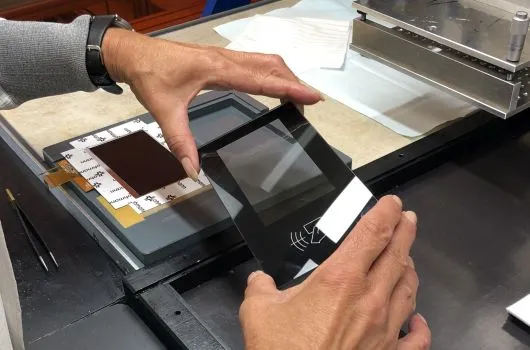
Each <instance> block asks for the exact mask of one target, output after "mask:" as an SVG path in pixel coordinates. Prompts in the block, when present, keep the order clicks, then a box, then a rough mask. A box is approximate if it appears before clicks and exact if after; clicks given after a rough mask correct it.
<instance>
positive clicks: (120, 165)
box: [90, 131, 188, 197]
mask: <svg viewBox="0 0 530 350" xmlns="http://www.w3.org/2000/svg"><path fill="white" fill-rule="evenodd" d="M90 151H91V152H92V154H93V155H94V156H95V157H96V158H98V160H99V161H100V162H101V163H102V165H104V166H105V167H106V168H107V170H108V171H109V173H110V174H111V175H112V176H113V177H115V179H116V180H118V182H120V184H121V185H122V186H124V187H125V188H126V189H127V190H128V191H129V193H131V194H132V195H133V196H134V197H139V196H143V195H145V194H147V193H150V192H152V191H155V190H157V189H159V188H162V187H164V186H167V185H170V184H172V183H175V182H177V181H179V180H182V179H184V178H186V177H188V176H187V175H186V172H185V171H184V168H183V167H182V165H181V164H180V162H179V161H178V160H177V158H175V156H173V154H172V153H171V152H169V151H168V150H167V149H166V148H164V146H162V145H161V144H159V143H158V142H157V141H156V140H155V139H153V138H152V137H151V136H149V134H147V133H146V132H145V131H138V132H135V133H132V134H129V135H127V136H124V137H121V138H119V139H115V140H112V141H110V142H107V143H104V144H101V145H98V146H95V147H93V148H91V149H90Z"/></svg>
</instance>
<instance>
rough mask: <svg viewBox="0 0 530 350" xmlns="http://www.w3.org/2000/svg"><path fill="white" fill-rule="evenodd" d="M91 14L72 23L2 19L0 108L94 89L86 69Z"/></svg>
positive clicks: (0, 21)
mask: <svg viewBox="0 0 530 350" xmlns="http://www.w3.org/2000/svg"><path fill="white" fill-rule="evenodd" d="M89 21H90V17H89V16H81V17H79V18H77V19H76V20H75V21H73V22H72V23H69V24H57V23H43V22H18V21H7V20H0V109H9V108H14V107H16V106H18V105H20V104H22V103H24V102H26V101H29V100H32V99H35V98H39V97H45V96H52V95H59V94H64V93H69V92H74V91H94V90H96V87H95V86H94V85H93V84H92V82H91V81H90V78H89V77H88V74H87V71H86V64H85V52H86V41H87V35H88V28H89Z"/></svg>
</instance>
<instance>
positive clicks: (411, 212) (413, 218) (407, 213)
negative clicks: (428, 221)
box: [405, 211, 418, 224]
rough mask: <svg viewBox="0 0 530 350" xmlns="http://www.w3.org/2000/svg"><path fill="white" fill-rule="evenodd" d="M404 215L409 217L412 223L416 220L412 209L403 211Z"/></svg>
mask: <svg viewBox="0 0 530 350" xmlns="http://www.w3.org/2000/svg"><path fill="white" fill-rule="evenodd" d="M405 217H406V218H407V219H409V221H410V222H412V223H413V224H415V223H416V222H418V217H417V216H416V213H415V212H413V211H406V212H405Z"/></svg>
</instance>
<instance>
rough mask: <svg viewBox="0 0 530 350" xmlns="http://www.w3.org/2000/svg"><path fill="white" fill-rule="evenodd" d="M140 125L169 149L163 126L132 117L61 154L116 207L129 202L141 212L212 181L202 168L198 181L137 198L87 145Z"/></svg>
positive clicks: (169, 186)
mask: <svg viewBox="0 0 530 350" xmlns="http://www.w3.org/2000/svg"><path fill="white" fill-rule="evenodd" d="M140 129H143V130H144V131H145V132H147V133H148V134H149V135H150V136H151V137H153V138H154V139H155V140H157V141H158V142H159V143H160V144H162V145H163V146H164V147H166V149H167V148H168V147H167V144H166V142H165V140H164V137H163V135H162V130H161V129H160V126H159V125H158V124H157V123H156V122H154V123H150V124H145V123H144V122H141V121H131V122H127V123H124V124H122V125H119V126H116V127H113V128H111V129H109V130H106V131H102V132H99V133H97V134H94V135H89V136H87V137H84V138H80V139H78V140H76V141H73V142H71V143H70V144H71V145H72V146H74V147H75V148H73V149H71V150H68V151H66V152H63V153H61V154H62V155H63V156H64V157H65V159H66V160H68V162H69V163H70V164H71V165H72V166H73V167H74V168H75V169H76V170H77V171H78V172H79V174H80V175H81V176H83V177H84V178H85V179H86V180H87V181H88V182H89V183H90V184H91V185H92V186H94V188H95V190H96V191H98V193H99V194H101V195H102V196H103V198H105V200H106V201H107V202H109V204H110V205H111V206H112V207H113V208H114V209H119V208H121V207H123V206H126V205H130V206H131V207H132V208H133V209H134V210H135V211H136V212H138V213H142V212H144V211H146V210H150V209H153V208H155V207H157V206H158V205H161V204H165V203H167V202H170V201H172V200H175V199H177V198H178V197H181V196H184V195H189V194H191V193H193V192H195V191H197V190H200V189H201V188H203V187H205V186H208V185H209V184H210V183H209V181H208V179H207V178H206V176H205V175H204V173H203V172H202V171H201V172H200V173H199V180H198V181H197V182H195V181H193V180H192V179H190V178H186V179H183V180H181V181H178V182H176V183H173V184H170V185H168V186H166V187H163V188H161V189H158V190H156V191H153V192H151V193H148V194H146V195H144V196H141V197H139V198H134V197H133V196H132V195H131V194H130V193H129V192H128V191H127V190H126V189H125V188H124V187H123V186H121V185H120V183H119V182H118V181H117V180H116V179H115V178H114V177H113V176H112V175H111V174H110V173H109V172H108V171H107V170H105V169H104V168H103V167H102V166H101V164H99V163H98V161H97V160H96V159H94V158H93V157H92V156H91V155H90V153H89V152H87V151H86V148H90V147H93V146H96V145H97V144H100V143H103V142H106V141H109V140H111V139H114V136H112V135H116V136H125V135H127V134H130V133H131V132H135V131H138V130H140ZM103 138H105V140H106V141H105V140H102V139H103ZM76 146H77V147H76ZM82 146H84V148H81V147H82ZM168 152H169V150H168Z"/></svg>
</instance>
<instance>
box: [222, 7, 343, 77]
mask: <svg viewBox="0 0 530 350" xmlns="http://www.w3.org/2000/svg"><path fill="white" fill-rule="evenodd" d="M349 36H350V21H338V20H327V19H314V18H294V19H287V18H276V17H271V16H255V17H254V18H253V19H252V21H250V23H249V24H248V26H247V27H246V29H245V30H244V32H243V33H242V34H241V35H239V36H238V37H237V38H236V39H235V40H234V41H233V42H232V43H231V44H230V45H228V46H227V48H228V49H231V50H236V51H246V52H258V53H265V54H277V55H280V56H282V58H283V59H284V60H285V62H286V64H287V66H289V68H291V70H292V71H293V72H295V73H297V74H300V73H302V72H305V71H308V70H311V69H317V68H334V69H337V68H341V67H342V66H343V64H344V58H345V56H346V51H347V48H348V41H349Z"/></svg>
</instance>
